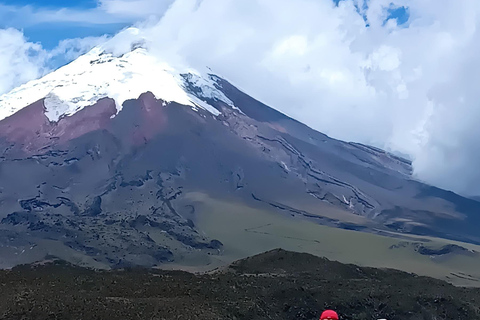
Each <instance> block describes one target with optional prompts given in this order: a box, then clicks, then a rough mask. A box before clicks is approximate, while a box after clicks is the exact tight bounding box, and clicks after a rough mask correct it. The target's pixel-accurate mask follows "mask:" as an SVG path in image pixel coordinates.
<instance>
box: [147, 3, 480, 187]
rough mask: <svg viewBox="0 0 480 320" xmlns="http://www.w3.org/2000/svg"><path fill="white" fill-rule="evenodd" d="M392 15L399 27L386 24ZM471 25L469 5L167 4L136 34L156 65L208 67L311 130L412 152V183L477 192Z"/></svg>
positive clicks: (475, 46)
mask: <svg viewBox="0 0 480 320" xmlns="http://www.w3.org/2000/svg"><path fill="white" fill-rule="evenodd" d="M355 3H356V4H357V5H356V6H355ZM401 6H405V7H408V10H409V13H410V20H409V21H408V23H407V25H406V26H398V25H397V23H396V20H394V19H392V20H389V21H385V20H386V19H387V18H388V14H389V13H388V12H389V11H388V10H389V9H391V8H395V7H401ZM357 8H364V9H362V10H360V11H361V12H360V13H359V12H358V9H357ZM363 16H365V17H366V18H367V22H368V25H369V26H368V27H367V26H366V25H365V21H364V18H363ZM479 22H480V2H478V1H477V0H464V1H461V2H458V1H454V0H449V1H444V2H442V5H439V4H438V3H437V1H435V0H424V1H414V0H370V1H368V8H367V7H366V6H364V5H363V1H360V0H357V1H349V0H345V1H341V2H340V3H339V6H338V7H336V6H335V5H334V4H333V3H332V1H331V0H298V1H290V0H261V1H260V0H243V1H235V0H203V1H193V0H176V1H175V3H174V4H173V5H172V6H171V8H170V9H169V10H168V12H167V13H166V14H165V16H164V17H163V19H162V20H161V21H160V22H159V23H158V24H156V25H154V26H152V25H148V26H146V27H145V28H144V30H143V32H144V33H145V36H146V37H147V38H148V39H150V40H151V44H150V45H151V47H152V50H153V51H156V52H157V54H158V55H159V56H164V57H166V58H167V59H174V58H175V59H179V57H180V58H181V59H183V60H184V61H185V63H187V64H189V65H191V66H193V67H196V68H201V67H204V66H209V67H211V68H212V69H213V70H214V71H215V72H218V73H219V74H221V75H223V76H225V77H227V78H228V79H230V80H231V81H232V82H233V83H234V84H237V85H238V86H239V87H241V88H243V89H244V90H245V91H247V92H248V93H250V94H252V95H253V96H255V97H257V98H259V99H260V100H262V101H264V102H266V103H267V104H269V105H271V106H273V107H275V108H277V109H279V110H281V111H283V112H285V113H287V114H289V115H291V116H293V117H295V118H297V119H299V120H300V121H303V122H305V123H307V124H308V125H310V126H312V127H314V128H316V129H318V130H320V131H323V132H326V133H328V134H330V135H332V136H334V137H337V138H341V139H345V140H354V141H361V142H365V143H373V144H376V145H378V146H381V147H385V148H387V149H389V150H393V151H398V152H402V153H406V154H409V155H410V156H411V157H412V158H413V159H414V166H415V173H416V175H417V176H418V177H419V178H420V179H424V180H426V181H427V182H430V183H432V184H435V185H438V186H441V187H444V188H447V189H454V190H455V191H458V192H462V193H467V194H471V193H477V194H478V193H480V185H478V184H477V181H478V180H479V178H480V169H478V168H477V163H479V162H480V147H478V146H477V141H478V140H480V129H479V128H480V126H478V124H477V122H478V120H480V106H479V101H480V90H476V84H477V83H479V82H478V81H477V80H480V79H477V78H479V77H480V76H477V74H480V58H479V57H478V55H476V54H475V53H476V52H480V51H479V49H480V34H479V31H478V30H479V28H478V27H479ZM477 92H478V93H477Z"/></svg>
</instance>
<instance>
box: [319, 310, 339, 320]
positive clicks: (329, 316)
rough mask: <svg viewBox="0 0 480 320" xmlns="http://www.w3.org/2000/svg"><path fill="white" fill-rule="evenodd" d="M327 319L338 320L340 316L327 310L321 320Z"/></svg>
mask: <svg viewBox="0 0 480 320" xmlns="http://www.w3.org/2000/svg"><path fill="white" fill-rule="evenodd" d="M327 319H333V320H338V314H337V313H336V312H335V311H333V310H325V311H323V312H322V315H321V316H320V320H327Z"/></svg>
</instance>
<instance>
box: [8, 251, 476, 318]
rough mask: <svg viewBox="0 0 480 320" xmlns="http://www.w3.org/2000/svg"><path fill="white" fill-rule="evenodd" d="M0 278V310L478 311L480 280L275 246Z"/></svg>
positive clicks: (267, 314)
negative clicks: (207, 264)
mask: <svg viewBox="0 0 480 320" xmlns="http://www.w3.org/2000/svg"><path fill="white" fill-rule="evenodd" d="M121 265H122V266H123V267H128V263H123V262H119V264H118V266H121ZM0 287H1V288H2V295H0V310H1V311H2V312H1V316H0V317H1V318H3V319H31V318H35V319H40V320H41V319H205V320H207V319H208V320H210V319H285V320H286V319H303V320H313V319H318V318H319V315H320V313H321V312H322V311H323V310H324V309H325V308H333V309H335V310H336V311H338V313H339V315H340V319H343V320H367V319H369V320H370V319H388V320H431V319H459V320H460V319H462V320H463V319H469V320H475V319H480V313H479V310H478V302H479V301H480V290H479V289H466V288H457V287H453V286H451V285H449V284H447V283H445V282H442V281H439V280H434V279H430V278H426V277H417V276H414V275H411V274H407V273H402V272H398V271H393V270H380V269H372V268H361V267H357V266H355V265H344V264H340V263H337V262H332V261H329V260H327V259H322V258H318V257H314V256H310V255H307V254H299V253H292V252H286V251H282V250H274V251H271V252H267V253H265V254H262V255H258V256H255V257H252V258H248V259H245V260H242V261H239V262H236V263H234V264H233V265H232V266H231V267H230V268H227V269H225V270H222V271H217V272H213V273H208V274H202V275H200V274H199V275H194V274H190V273H186V272H179V271H159V270H145V269H138V268H137V269H127V270H121V271H101V272H100V271H93V270H88V269H82V268H78V267H74V266H71V265H69V264H66V263H64V262H61V261H56V262H54V263H50V264H46V265H36V266H30V265H25V266H19V267H16V268H14V269H13V270H11V271H0Z"/></svg>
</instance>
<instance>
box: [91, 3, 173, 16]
mask: <svg viewBox="0 0 480 320" xmlns="http://www.w3.org/2000/svg"><path fill="white" fill-rule="evenodd" d="M172 3H173V0H100V5H99V8H100V10H102V11H104V12H106V13H108V14H110V15H114V16H121V17H130V18H136V19H139V18H140V19H144V18H146V17H150V16H157V17H158V16H162V15H163V14H164V13H165V12H166V11H167V9H168V7H169V6H170V5H171V4H172Z"/></svg>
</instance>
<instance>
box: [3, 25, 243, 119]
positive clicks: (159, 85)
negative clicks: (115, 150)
mask: <svg viewBox="0 0 480 320" xmlns="http://www.w3.org/2000/svg"><path fill="white" fill-rule="evenodd" d="M135 36H137V39H135ZM125 37H127V38H128V39H129V40H130V41H126V43H125V44H126V45H128V51H127V50H123V51H126V52H122V51H120V53H119V52H113V51H111V50H109V49H108V48H109V47H110V46H111V45H112V42H113V43H115V45H116V44H117V43H118V42H119V41H122V40H123V39H122V38H125ZM132 37H133V38H134V39H135V41H133V42H132V41H131V38H132ZM143 44H144V41H143V39H142V38H141V37H140V36H139V35H138V29H135V28H129V29H126V30H125V31H124V32H123V33H120V34H119V35H117V36H116V37H114V38H112V39H111V40H110V41H109V42H107V43H105V44H104V45H101V46H98V47H95V48H93V49H92V50H91V51H90V52H88V53H87V54H85V55H83V56H81V57H79V58H78V59H76V60H75V61H73V62H71V63H70V64H68V65H66V66H64V67H61V68H59V69H58V70H56V71H53V72H52V73H50V74H48V75H46V76H44V77H43V78H40V79H38V80H33V81H30V82H28V83H26V84H24V85H22V86H20V87H18V88H16V89H14V90H12V91H11V92H9V93H6V94H4V95H2V96H0V120H2V119H4V118H6V117H9V116H11V115H12V114H14V113H15V112H17V111H18V110H20V109H22V108H24V107H26V106H28V105H30V104H32V103H34V102H36V101H38V100H41V99H45V100H44V105H45V108H46V115H47V117H48V119H49V120H50V121H55V122H56V121H58V120H59V119H60V118H61V117H63V116H69V115H72V114H74V113H76V112H77V111H79V110H81V109H83V108H84V107H86V106H89V105H93V104H95V103H96V102H97V101H98V100H100V99H102V98H106V97H109V98H112V99H114V100H115V102H116V105H117V110H118V111H120V110H121V108H122V104H123V103H124V102H125V101H126V100H128V99H136V98H138V97H139V96H140V95H141V94H142V93H145V92H148V91H150V92H152V93H153V94H154V95H155V96H156V98H158V99H162V100H165V101H167V102H173V101H174V102H177V103H180V104H183V105H189V106H192V107H194V108H196V107H200V108H203V109H206V110H208V111H210V112H211V113H212V114H214V115H218V114H219V111H218V110H217V109H215V108H214V107H212V106H210V105H209V104H208V103H206V99H215V100H221V101H223V102H224V103H226V104H227V105H230V106H231V107H234V106H233V103H232V102H231V101H230V100H229V99H228V98H227V97H225V95H224V94H223V93H222V92H221V91H219V90H217V88H216V83H215V79H216V78H214V77H212V76H210V75H201V74H200V73H198V72H196V71H192V70H191V69H188V70H178V69H175V68H173V67H172V66H170V65H169V64H168V63H166V62H163V61H160V60H158V59H157V58H156V57H155V56H154V55H152V54H150V53H149V51H148V49H147V48H145V46H144V45H143ZM186 79H188V82H189V86H192V85H193V86H195V87H196V89H197V90H195V92H191V91H189V90H188V89H187V84H186V81H187V80H186Z"/></svg>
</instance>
